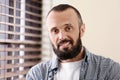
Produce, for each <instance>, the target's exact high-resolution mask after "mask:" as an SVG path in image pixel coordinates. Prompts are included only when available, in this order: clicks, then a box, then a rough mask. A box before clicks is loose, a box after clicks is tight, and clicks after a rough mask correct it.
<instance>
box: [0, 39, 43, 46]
mask: <svg viewBox="0 0 120 80" xmlns="http://www.w3.org/2000/svg"><path fill="white" fill-rule="evenodd" d="M0 43H13V44H33V45H38V44H41V42H40V41H36V42H35V41H30V40H24V41H20V40H10V39H0Z"/></svg>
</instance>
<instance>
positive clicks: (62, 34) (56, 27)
mask: <svg viewBox="0 0 120 80" xmlns="http://www.w3.org/2000/svg"><path fill="white" fill-rule="evenodd" d="M47 26H48V31H49V36H50V40H51V42H52V46H53V49H54V51H55V53H56V55H57V56H58V57H59V58H61V59H64V60H65V59H70V58H73V57H75V56H77V55H78V54H79V53H80V50H81V45H82V44H81V39H80V36H81V35H80V34H81V31H80V30H81V29H80V24H79V21H78V17H77V14H76V13H75V12H74V10H73V9H67V10H65V11H62V12H57V11H52V12H50V13H49V15H48V17H47ZM78 47H79V48H78ZM76 50H77V51H76ZM72 54H73V55H72ZM70 55H71V57H69V56H70ZM63 56H66V57H65V58H62V57H63Z"/></svg>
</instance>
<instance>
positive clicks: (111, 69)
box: [91, 54, 120, 80]
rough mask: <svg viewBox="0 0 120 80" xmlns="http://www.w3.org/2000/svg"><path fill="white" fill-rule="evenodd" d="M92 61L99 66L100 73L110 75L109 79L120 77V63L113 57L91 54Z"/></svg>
mask: <svg viewBox="0 0 120 80" xmlns="http://www.w3.org/2000/svg"><path fill="white" fill-rule="evenodd" d="M91 63H93V64H95V65H96V66H97V67H98V69H99V73H100V75H103V76H105V75H106V76H108V78H109V80H113V79H116V80H118V79H120V64H119V63H117V62H115V61H113V60H112V59H110V58H105V57H103V56H99V55H95V54H91Z"/></svg>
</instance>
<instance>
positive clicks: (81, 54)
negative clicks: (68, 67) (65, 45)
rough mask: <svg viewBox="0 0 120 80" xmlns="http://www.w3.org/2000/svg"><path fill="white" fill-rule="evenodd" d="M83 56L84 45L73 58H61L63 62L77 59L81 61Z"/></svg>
mask: <svg viewBox="0 0 120 80" xmlns="http://www.w3.org/2000/svg"><path fill="white" fill-rule="evenodd" d="M83 57H84V48H83V47H82V49H81V51H80V53H79V54H78V55H77V56H76V57H74V58H72V59H67V60H61V62H62V63H65V62H75V61H79V60H81V59H83Z"/></svg>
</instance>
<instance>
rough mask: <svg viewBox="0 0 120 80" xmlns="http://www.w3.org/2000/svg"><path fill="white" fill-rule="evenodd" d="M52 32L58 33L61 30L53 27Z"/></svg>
mask: <svg viewBox="0 0 120 80" xmlns="http://www.w3.org/2000/svg"><path fill="white" fill-rule="evenodd" d="M51 32H52V33H54V34H57V33H58V32H59V30H58V29H56V28H53V29H52V30H51Z"/></svg>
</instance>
